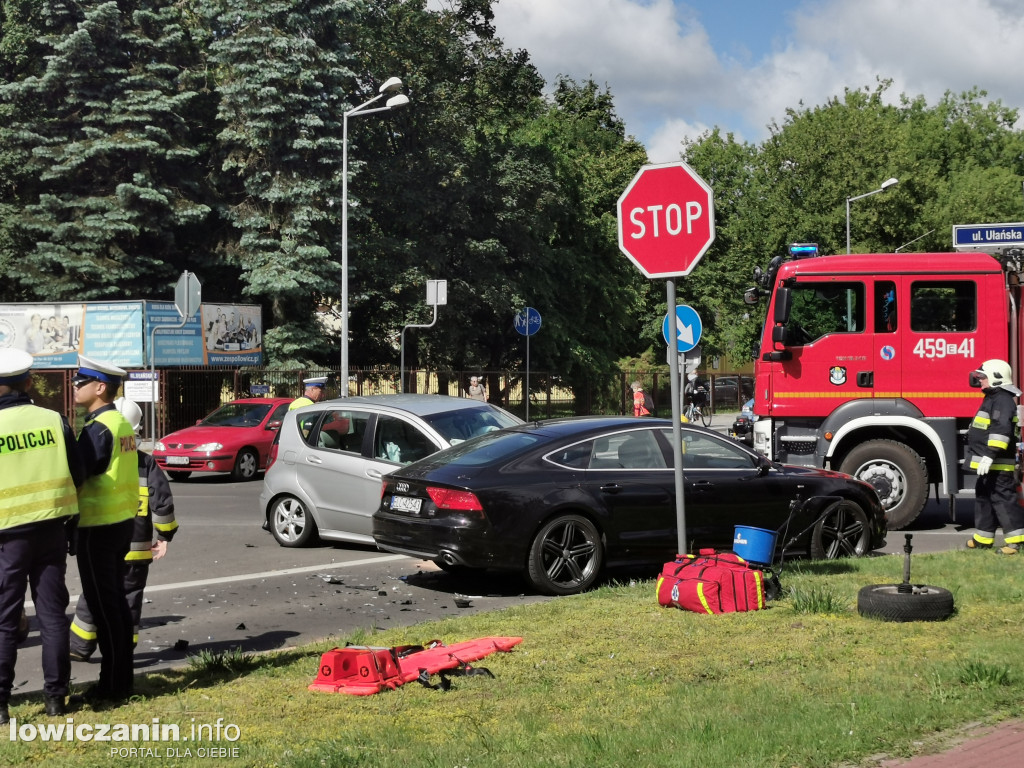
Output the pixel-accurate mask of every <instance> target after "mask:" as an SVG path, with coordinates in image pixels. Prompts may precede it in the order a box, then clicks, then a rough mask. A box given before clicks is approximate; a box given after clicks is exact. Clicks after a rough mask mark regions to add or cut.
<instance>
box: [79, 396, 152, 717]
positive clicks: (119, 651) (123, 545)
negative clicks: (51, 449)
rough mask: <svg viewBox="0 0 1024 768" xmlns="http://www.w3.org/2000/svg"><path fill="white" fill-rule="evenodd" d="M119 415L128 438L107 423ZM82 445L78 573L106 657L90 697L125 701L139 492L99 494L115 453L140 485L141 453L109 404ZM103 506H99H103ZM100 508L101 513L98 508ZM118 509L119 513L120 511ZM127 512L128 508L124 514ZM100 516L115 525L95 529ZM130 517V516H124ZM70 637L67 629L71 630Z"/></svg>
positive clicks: (88, 427)
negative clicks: (110, 497)
mask: <svg viewBox="0 0 1024 768" xmlns="http://www.w3.org/2000/svg"><path fill="white" fill-rule="evenodd" d="M111 411H113V412H114V414H116V419H115V421H116V422H123V424H124V426H125V427H126V431H125V434H124V435H122V436H121V437H120V438H117V442H116V443H115V435H114V433H113V432H112V431H111V427H110V426H108V424H106V423H104V421H105V420H106V418H109V417H106V418H104V417H105V415H106V414H108V413H110V412H111ZM78 446H79V450H80V452H81V454H82V462H83V465H84V467H85V475H86V481H85V483H84V485H83V487H82V489H81V490H80V492H79V508H80V510H81V512H82V515H81V521H80V523H79V530H78V573H79V576H80V577H81V579H82V594H83V595H84V596H85V599H86V601H87V602H88V604H89V606H90V608H91V609H92V611H93V614H94V617H95V622H96V627H97V632H96V634H97V638H96V639H97V643H98V645H99V649H100V654H101V655H102V658H101V660H100V674H99V680H98V682H97V683H96V685H95V686H93V687H92V688H91V689H90V690H89V691H87V692H86V694H85V698H86V699H87V700H91V701H100V702H102V701H124V700H126V699H127V698H128V697H129V696H131V694H132V687H133V682H134V668H133V659H132V617H131V612H130V611H129V609H128V601H127V600H126V599H125V595H124V588H123V584H124V575H125V561H124V559H125V556H126V555H127V554H128V551H129V549H130V548H131V541H132V531H133V529H134V517H135V512H136V509H137V506H138V496H137V494H138V488H137V487H136V488H135V491H134V494H133V496H134V497H133V498H132V497H129V498H127V499H125V500H123V503H122V501H118V502H117V503H116V504H115V503H112V502H108V501H107V499H106V498H104V496H103V494H102V493H101V494H99V495H98V496H99V498H97V494H95V493H94V492H93V489H94V488H95V487H96V486H90V483H96V482H98V479H100V478H101V476H106V475H108V472H109V471H110V470H112V469H114V467H113V466H112V461H113V456H114V453H115V451H118V452H119V453H118V455H119V456H124V458H123V459H119V461H129V460H130V461H131V467H132V469H133V470H134V478H135V479H134V481H133V483H134V484H135V485H136V486H137V485H138V459H137V458H136V456H135V455H131V456H130V458H129V456H128V455H126V454H135V453H136V452H137V449H136V447H135V436H134V432H132V431H131V427H128V426H127V422H126V421H125V420H124V417H123V416H121V415H120V414H119V413H117V409H116V408H115V407H114V406H113V405H104V406H101V407H100V408H97V409H96V410H95V411H92V412H91V413H90V414H89V415H88V416H87V417H86V420H85V425H84V426H83V428H82V431H81V433H80V434H79V436H78ZM87 500H88V501H87ZM97 502H98V503H97ZM93 507H95V509H93ZM115 507H116V510H115V509H114V508H115ZM121 507H124V509H121ZM90 510H92V511H98V512H100V513H101V514H103V515H110V514H111V511H112V510H113V511H116V514H115V515H114V517H121V519H119V520H115V521H113V522H103V523H101V524H94V523H93V522H92V521H91V520H90V519H89V517H90V515H89V514H87V513H88V512H90ZM123 515H127V517H123ZM65 637H67V629H66V628H65Z"/></svg>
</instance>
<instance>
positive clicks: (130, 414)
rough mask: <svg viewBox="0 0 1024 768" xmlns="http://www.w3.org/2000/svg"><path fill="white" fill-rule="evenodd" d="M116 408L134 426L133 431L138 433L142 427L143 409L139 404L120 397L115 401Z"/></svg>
mask: <svg viewBox="0 0 1024 768" xmlns="http://www.w3.org/2000/svg"><path fill="white" fill-rule="evenodd" d="M114 407H115V408H117V410H118V412H119V413H120V414H121V415H122V416H124V418H125V419H126V420H127V422H128V423H129V424H131V425H132V429H133V430H134V431H136V432H138V431H139V427H141V426H142V409H141V408H140V407H139V404H138V403H136V402H135V401H134V400H129V399H127V398H124V397H119V398H117V400H115V401H114Z"/></svg>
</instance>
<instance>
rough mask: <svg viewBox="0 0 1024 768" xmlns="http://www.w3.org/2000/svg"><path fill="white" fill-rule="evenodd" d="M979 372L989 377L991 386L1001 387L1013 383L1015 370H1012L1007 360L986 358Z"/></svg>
mask: <svg viewBox="0 0 1024 768" xmlns="http://www.w3.org/2000/svg"><path fill="white" fill-rule="evenodd" d="M977 372H978V373H981V374H984V375H985V376H987V377H988V385H989V386H990V387H993V388H994V387H1001V386H1003V385H1004V384H1009V385H1011V386H1012V385H1013V371H1011V370H1010V364H1009V363H1007V362H1006V361H1005V360H986V361H985V362H984V363H982V364H981V367H980V368H978V371H977Z"/></svg>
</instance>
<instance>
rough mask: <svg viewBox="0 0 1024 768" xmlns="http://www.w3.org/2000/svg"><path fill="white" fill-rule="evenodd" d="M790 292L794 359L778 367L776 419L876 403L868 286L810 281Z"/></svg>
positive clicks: (789, 342)
mask: <svg viewBox="0 0 1024 768" xmlns="http://www.w3.org/2000/svg"><path fill="white" fill-rule="evenodd" d="M791 290H792V298H793V301H792V310H791V312H790V319H789V322H788V323H787V334H788V339H787V344H786V347H787V350H788V351H789V352H791V354H792V357H791V358H790V359H788V360H785V361H782V362H780V363H778V364H777V365H779V368H780V369H781V371H780V372H781V376H777V377H776V378H775V387H774V392H773V403H774V405H773V415H775V416H777V417H780V418H785V417H786V416H788V415H799V416H826V415H828V414H829V413H831V412H832V411H833V410H835V408H836V407H838V406H839V405H841V404H842V403H843V402H845V401H847V400H853V399H859V398H866V397H872V395H873V379H872V376H871V373H872V371H873V368H874V364H875V357H874V349H873V341H872V340H873V338H874V334H872V333H870V332H869V327H868V323H867V320H868V318H867V301H866V299H867V292H866V290H865V284H864V282H863V281H861V280H837V279H836V278H835V277H830V276H826V277H823V278H816V277H809V278H806V279H801V280H799V281H798V282H797V283H796V284H795V285H794V286H792V289H791Z"/></svg>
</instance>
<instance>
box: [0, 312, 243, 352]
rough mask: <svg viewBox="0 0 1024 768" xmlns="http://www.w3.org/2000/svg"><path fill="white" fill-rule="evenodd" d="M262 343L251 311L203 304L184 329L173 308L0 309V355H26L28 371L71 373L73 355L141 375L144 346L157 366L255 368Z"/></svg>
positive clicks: (184, 325)
mask: <svg viewBox="0 0 1024 768" xmlns="http://www.w3.org/2000/svg"><path fill="white" fill-rule="evenodd" d="M161 326H163V327H161ZM262 340H263V327H262V316H261V314H260V307H259V306H257V305H251V304H203V305H201V306H200V311H199V312H198V313H196V315H194V316H193V317H192V318H190V319H189V320H188V321H187V322H185V323H184V324H182V322H181V316H180V315H179V314H178V310H177V308H176V307H175V305H174V303H173V302H160V301H114V302H61V303H46V304H0V348H5V347H11V348H14V349H21V350H24V351H25V352H28V353H29V354H30V355H32V356H33V358H34V359H35V361H34V363H33V365H34V367H36V368H74V367H76V366H77V365H78V355H79V353H81V354H83V355H85V356H86V357H92V358H96V359H97V360H105V361H108V362H111V363H113V364H114V365H118V366H120V367H122V368H144V367H148V366H149V364H150V359H149V357H148V355H147V351H148V350H149V347H150V343H151V342H152V346H153V354H154V360H153V363H154V364H155V365H158V366H165V367H166V366H181V365H262V364H263V348H262Z"/></svg>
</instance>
